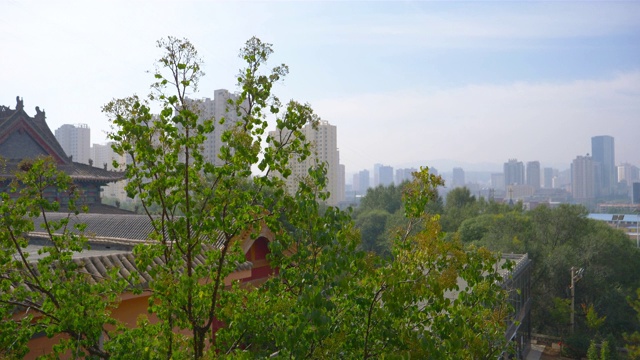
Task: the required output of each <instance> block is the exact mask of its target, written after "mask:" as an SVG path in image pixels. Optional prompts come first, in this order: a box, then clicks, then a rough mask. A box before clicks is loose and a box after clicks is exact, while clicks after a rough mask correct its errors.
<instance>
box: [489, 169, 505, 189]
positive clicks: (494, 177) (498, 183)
mask: <svg viewBox="0 0 640 360" xmlns="http://www.w3.org/2000/svg"><path fill="white" fill-rule="evenodd" d="M491 187H492V188H493V189H500V190H503V189H504V174H500V173H496V174H491Z"/></svg>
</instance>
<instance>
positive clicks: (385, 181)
mask: <svg viewBox="0 0 640 360" xmlns="http://www.w3.org/2000/svg"><path fill="white" fill-rule="evenodd" d="M391 184H393V167H392V166H387V165H381V166H380V167H379V168H378V186H380V185H382V186H389V185H391Z"/></svg>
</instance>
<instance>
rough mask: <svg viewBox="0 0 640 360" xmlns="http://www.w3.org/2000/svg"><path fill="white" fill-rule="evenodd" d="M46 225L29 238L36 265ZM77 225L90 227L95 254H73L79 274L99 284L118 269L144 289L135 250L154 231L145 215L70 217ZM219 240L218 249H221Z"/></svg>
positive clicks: (52, 217) (53, 216)
mask: <svg viewBox="0 0 640 360" xmlns="http://www.w3.org/2000/svg"><path fill="white" fill-rule="evenodd" d="M67 216H68V214H66V213H46V217H47V220H48V221H60V220H62V219H64V218H66V217H67ZM43 223H44V218H43V217H40V218H37V219H35V221H34V225H35V231H34V232H32V233H30V234H29V236H30V237H31V238H32V239H33V241H32V243H33V244H34V245H29V248H30V250H29V249H28V251H29V252H30V253H31V254H33V256H31V257H30V258H31V259H33V260H34V261H35V260H37V259H38V258H39V257H40V256H38V255H37V250H38V249H39V248H41V247H42V245H44V244H45V243H46V241H45V240H42V239H46V238H48V236H47V234H46V232H44V230H43V229H42V227H41V226H40V225H41V224H43ZM76 223H84V224H86V225H87V227H86V229H85V235H87V237H88V239H89V242H90V243H92V244H93V245H92V250H88V251H83V252H81V253H77V254H74V256H73V261H74V262H75V263H76V264H78V265H80V269H79V271H80V272H83V273H86V274H89V275H90V278H91V280H90V281H91V282H95V281H100V279H102V278H104V277H105V276H106V275H107V273H108V271H109V270H110V269H112V268H114V267H117V268H118V269H119V272H118V274H119V276H122V277H123V278H128V276H129V274H132V273H137V274H138V275H139V278H138V282H139V283H140V284H142V285H143V286H145V284H146V283H147V282H148V281H149V280H150V277H149V274H148V273H147V271H146V270H144V271H140V269H138V267H137V266H136V264H135V258H134V255H133V253H132V251H131V250H132V248H133V246H134V245H136V244H141V243H145V242H147V241H148V237H149V234H150V233H151V232H152V231H153V226H152V225H151V221H150V219H149V217H147V216H146V215H121V214H114V215H107V214H79V215H77V216H76V215H71V216H70V218H69V226H70V228H72V227H73V225H74V224H76ZM219 244H220V238H218V242H217V244H216V245H213V247H215V246H219ZM194 262H195V265H201V264H204V262H205V258H204V256H202V255H199V256H197V257H196V258H195V261H194ZM155 263H156V264H157V265H160V266H162V265H163V264H164V261H163V260H162V259H161V258H156V259H155ZM252 267H253V264H252V263H251V262H250V261H245V262H243V263H238V264H237V268H236V271H241V270H250V269H251V268H252Z"/></svg>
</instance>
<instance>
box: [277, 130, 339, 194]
mask: <svg viewBox="0 0 640 360" xmlns="http://www.w3.org/2000/svg"><path fill="white" fill-rule="evenodd" d="M302 133H303V134H304V135H305V137H306V138H307V140H308V141H309V142H310V143H311V144H312V150H311V151H312V156H310V157H308V158H307V159H306V160H305V161H302V162H298V160H297V159H292V160H290V161H289V166H290V169H291V176H289V177H288V179H287V186H288V187H289V189H290V190H291V191H295V190H296V189H297V186H298V182H299V181H300V180H301V179H304V178H306V177H307V176H308V170H309V168H311V167H313V166H315V165H316V162H321V163H325V164H326V166H327V187H326V190H327V191H329V193H330V197H329V199H328V200H327V204H328V205H332V206H335V205H338V203H339V202H341V201H343V200H344V176H345V175H344V173H343V170H342V169H341V166H340V152H339V151H338V132H337V128H336V126H335V125H331V124H329V122H328V121H321V122H320V123H319V124H318V126H317V128H314V127H313V126H312V125H311V124H307V125H305V126H304V127H303V128H302ZM269 135H270V136H273V137H274V138H276V139H280V138H284V137H285V136H286V134H285V132H284V131H271V132H270V133H269Z"/></svg>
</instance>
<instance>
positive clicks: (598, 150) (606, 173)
mask: <svg viewBox="0 0 640 360" xmlns="http://www.w3.org/2000/svg"><path fill="white" fill-rule="evenodd" d="M591 156H592V159H593V161H594V162H595V163H596V164H598V168H597V169H596V174H595V176H596V179H595V188H596V190H595V191H596V196H609V195H612V194H613V193H614V191H615V188H616V185H617V183H618V180H617V175H618V174H617V168H616V162H615V158H616V157H615V144H614V140H613V137H612V136H608V135H602V136H594V137H592V138H591Z"/></svg>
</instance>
